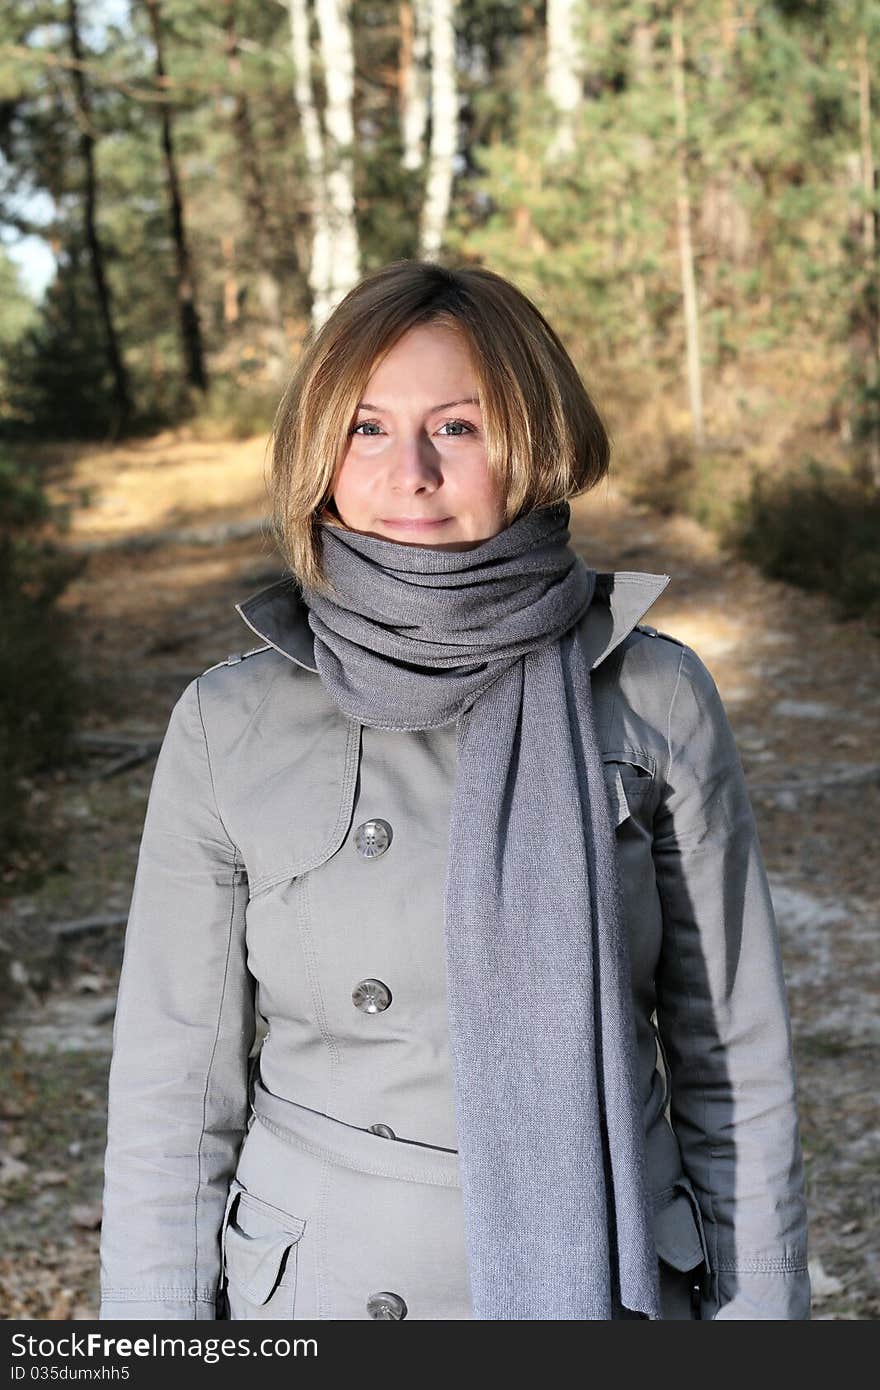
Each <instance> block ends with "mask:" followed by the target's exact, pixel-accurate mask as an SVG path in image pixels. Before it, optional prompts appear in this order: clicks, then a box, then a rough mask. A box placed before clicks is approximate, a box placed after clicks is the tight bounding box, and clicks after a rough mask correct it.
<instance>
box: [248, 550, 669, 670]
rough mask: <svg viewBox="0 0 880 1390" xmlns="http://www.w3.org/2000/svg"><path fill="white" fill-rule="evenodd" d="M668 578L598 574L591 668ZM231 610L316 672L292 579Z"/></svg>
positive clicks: (588, 650)
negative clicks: (234, 610)
mask: <svg viewBox="0 0 880 1390" xmlns="http://www.w3.org/2000/svg"><path fill="white" fill-rule="evenodd" d="M669 579H670V576H669V575H668V574H646V573H643V572H642V571H639V570H613V571H611V572H610V573H597V575H596V593H595V596H594V599H593V602H592V603H591V604H590V606H589V608H588V609H587V611H586V613H585V614H584V616H583V618H582V619H581V627H580V631H581V640H582V642H583V647H584V654H585V655H586V657H587V661H588V663H589V667H590V669H591V670H594V669H595V668H596V667H597V666H598V665H599V664H600V663H601V662H603V661H604V660H605V658H606V657H607V656H609V655H610V653H611V652H613V651H614V649H615V647H617V646H619V645H620V643H621V642H622V641H623V639H624V638H625V637H626V636H627V635H628V634H629V633H630V632H632V630H633V628H634V627H635V626H636V624H637V623H638V622H639V620H640V619H641V618H642V617H644V615H645V613H647V611H648V609H649V608H650V607H651V605H652V604H653V603H654V602H655V601H656V599H658V598H659V596H660V594H661V593H662V592H663V590H664V589H665V588H666V585H667V584H668V583H669ZM235 608H236V612H237V613H239V614H240V616H241V617H242V618H243V619H244V621H245V622H246V623H247V625H248V627H249V628H250V629H251V631H252V632H254V633H256V635H257V637H259V638H260V640H261V641H263V642H268V644H269V646H271V647H274V648H275V650H276V651H278V652H280V653H281V655H282V656H286V657H288V659H289V660H290V661H295V662H296V664H297V665H298V666H303V667H304V668H305V669H306V670H307V671H314V672H317V670H318V668H317V666H316V665H315V646H314V634H313V633H312V629H311V628H310V627H309V621H308V609H307V608H306V605H305V603H304V601H303V598H302V595H301V593H300V590H299V587H298V585H297V583H296V580H295V579H294V578H293V576H292V575H284V576H283V577H282V578H281V579H278V580H276V582H275V583H274V584H270V585H269V586H268V588H265V589H260V590H259V592H258V593H256V594H253V595H251V597H250V598H247V599H245V600H244V601H243V602H242V603H237V604H236V605H235Z"/></svg>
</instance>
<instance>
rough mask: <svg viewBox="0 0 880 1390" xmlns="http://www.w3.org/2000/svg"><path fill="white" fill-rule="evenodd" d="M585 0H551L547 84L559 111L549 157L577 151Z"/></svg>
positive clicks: (555, 157) (581, 87) (547, 156)
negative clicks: (582, 23)
mask: <svg viewBox="0 0 880 1390" xmlns="http://www.w3.org/2000/svg"><path fill="white" fill-rule="evenodd" d="M582 9H583V6H582V3H581V0H547V67H546V73H545V79H544V86H545V91H546V94H547V96H548V97H549V98H550V101H551V102H552V103H553V106H554V107H555V109H556V112H557V125H556V130H555V131H554V133H553V138H552V139H551V141H550V144H549V146H548V147H547V155H546V158H547V160H548V161H549V160H553V159H559V158H565V157H566V156H567V155H570V154H573V153H574V148H575V128H576V124H577V115H578V111H579V109H580V105H581V101H582V100H583V74H584V56H583V52H582V44H581V39H580V35H579V32H578V30H579V20H580V14H581V11H582Z"/></svg>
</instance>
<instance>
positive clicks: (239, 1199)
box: [100, 571, 810, 1319]
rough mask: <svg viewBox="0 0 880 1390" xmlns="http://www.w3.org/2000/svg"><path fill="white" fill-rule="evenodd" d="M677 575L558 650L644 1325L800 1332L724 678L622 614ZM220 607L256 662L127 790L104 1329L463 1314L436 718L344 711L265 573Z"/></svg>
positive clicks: (200, 705) (630, 575)
mask: <svg viewBox="0 0 880 1390" xmlns="http://www.w3.org/2000/svg"><path fill="white" fill-rule="evenodd" d="M668 582H669V579H668V576H666V575H653V574H643V573H634V572H627V571H623V572H616V573H613V574H602V575H600V576H599V580H598V584H597V591H596V599H595V601H594V602H593V604H591V606H590V608H589V610H588V611H587V613H586V615H585V616H584V618H583V619H582V620H581V623H580V626H579V634H580V637H581V640H582V641H583V643H584V647H585V651H586V653H587V656H588V665H589V667H590V669H591V673H592V681H593V697H594V708H595V713H596V726H597V734H598V738H599V741H600V747H601V750H602V757H603V760H604V764H605V772H606V785H607V791H608V796H609V801H610V805H611V810H612V819H613V822H614V825H615V827H616V843H617V848H618V853H619V863H620V878H621V891H622V899H623V902H622V906H623V912H624V918H625V921H626V924H627V927H628V934H629V941H630V955H631V964H632V975H633V995H634V1001H635V1010H636V1023H637V1031H638V1044H639V1058H640V1072H641V1078H642V1092H643V1097H644V1118H645V1133H646V1141H647V1156H648V1173H649V1182H650V1188H651V1192H652V1197H653V1205H654V1216H655V1235H656V1244H657V1252H658V1258H659V1260H660V1270H661V1276H662V1278H661V1282H662V1287H663V1292H664V1315H665V1316H668V1317H689V1316H694V1317H702V1318H736V1319H752V1318H761V1319H766V1318H782V1319H804V1318H808V1317H809V1316H810V1287H809V1279H808V1275H807V1232H806V1215H805V1202H804V1184H803V1170H802V1161H801V1151H800V1142H799V1136H798V1123H797V1115H796V1108H795V1082H794V1073H793V1066H792V1056H791V1035H790V1026H789V1019H788V1012H787V1004H786V996H785V986H784V982H783V974H782V966H781V962H780V954H779V946H778V939H777V931H776V923H775V920H774V913H773V906H772V903H771V898H770V892H769V888H768V883H767V877H766V873H765V868H764V864H763V860H762V855H761V849H760V846H759V841H758V836H757V831H756V827H755V820H754V816H753V812H752V807H751V804H750V801H749V796H748V791H747V788H746V782H745V778H744V774H743V769H742V765H741V763H740V760H739V756H738V753H737V749H736V745H735V742H734V737H733V734H732V731H731V728H730V725H729V722H728V719H727V716H726V713H725V711H724V708H723V706H722V702H721V699H720V696H719V694H718V690H717V687H716V685H715V682H714V680H713V678H712V676H711V675H710V673H709V671H708V669H707V668H706V666H705V665H704V664H703V662H702V661H701V659H700V657H699V656H698V655H697V654H696V652H695V651H694V650H693V649H692V648H691V647H689V646H687V645H685V644H684V643H682V642H680V641H677V640H676V639H675V638H673V637H669V636H668V635H667V634H665V633H660V632H657V630H656V629H655V628H652V627H650V626H648V625H646V624H643V623H641V622H640V621H639V620H640V619H641V618H642V617H643V615H644V614H645V613H646V612H647V610H648V608H649V607H650V606H651V604H652V603H653V602H654V600H655V599H656V597H657V596H658V595H659V594H660V592H661V591H662V590H663V589H664V588H665V586H666V584H667V583H668ZM236 607H237V608H238V611H239V612H240V614H241V616H242V617H243V618H244V620H245V622H246V623H247V624H248V625H249V627H251V628H252V629H253V631H254V632H255V633H256V634H257V636H258V637H259V638H260V645H259V646H257V647H255V648H254V649H253V650H251V651H248V652H245V653H243V654H242V655H234V656H230V657H229V658H227V660H226V661H224V662H219V663H218V664H217V665H216V666H213V667H211V668H210V669H209V670H207V671H206V672H204V673H203V674H202V675H201V676H199V677H198V678H197V679H195V680H193V681H192V682H191V683H190V685H188V686H187V688H186V689H185V691H184V692H183V694H182V695H181V697H180V699H179V700H178V701H177V703H176V705H175V706H174V709H173V711H172V713H171V717H170V722H169V725H168V729H167V733H166V735H165V739H164V742H163V745H162V749H161V752H160V755H159V759H158V762H157V765H156V769H155V774H154V778H153V784H152V788H151V792H150V799H149V803H148V808H147V815H146V821H145V824H144V831H143V837H142V842H141V848H140V855H139V859H138V866H137V874H136V878H135V884H134V890H133V895H132V901H131V909H130V914H129V920H128V926H127V930H126V936H125V949H124V959H123V967H122V974H121V978H120V986H119V996H118V1005H117V1012H116V1021H115V1024H114V1045H113V1057H112V1064H111V1071H110V1083H109V1123H108V1138H107V1149H106V1156H105V1186H104V1216H103V1226H102V1232H101V1292H102V1302H101V1313H100V1316H101V1317H102V1318H118V1319H124V1318H144V1319H148V1318H159V1319H165V1318H175V1319H211V1318H216V1317H218V1316H219V1317H221V1318H226V1317H229V1318H279V1319H292V1318H293V1319H309V1318H322V1319H325V1318H326V1319H361V1318H380V1319H386V1318H387V1319H399V1318H401V1317H411V1318H428V1319H444V1318H448V1319H464V1318H468V1317H470V1316H471V1312H470V1305H469V1298H468V1286H467V1273H466V1264H465V1255H464V1234H463V1218H462V1200H461V1189H460V1185H459V1180H458V1170H457V1154H456V1148H457V1134H456V1122H455V1111H454V1100H453V1089H452V1068H451V1058H450V1054H449V1046H448V1036H447V1023H446V993H445V988H446V977H445V957H444V931H443V884H444V875H445V863H446V843H447V835H448V817H449V814H450V804H451V798H452V791H453V786H454V781H455V773H456V729H455V725H454V724H452V725H447V726H445V727H442V728H439V729H431V730H425V731H422V732H416V733H412V732H407V733H401V732H398V731H385V730H378V729H372V728H369V727H363V726H361V725H360V724H359V723H357V722H354V721H352V720H350V719H348V718H347V717H346V716H345V715H343V714H342V713H341V712H340V711H339V709H338V708H337V706H336V705H335V704H334V703H333V702H332V701H331V699H330V698H329V697H328V695H327V694H326V692H325V690H324V687H323V685H322V683H321V680H320V678H319V676H318V675H317V672H316V668H315V663H314V648H313V641H312V633H311V629H310V628H309V626H308V622H307V614H306V612H305V609H304V608H303V606H302V602H301V600H300V599H299V597H298V591H297V590H296V589H295V588H293V587H292V586H291V585H290V583H289V582H288V581H286V580H282V581H279V582H278V583H276V584H273V585H271V586H269V587H268V588H267V589H264V590H262V591H261V592H260V593H258V594H256V595H254V596H253V597H252V598H250V599H248V600H247V601H246V602H244V603H242V604H239V605H236ZM547 853H548V854H552V853H553V846H552V844H548V846H547ZM540 1026H541V1019H540V1018H536V1019H535V1027H536V1028H539V1027H540ZM487 1084H490V1081H489V1079H488V1078H487ZM512 1122H521V1121H520V1117H512Z"/></svg>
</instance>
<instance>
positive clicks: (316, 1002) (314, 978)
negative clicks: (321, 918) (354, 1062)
mask: <svg viewBox="0 0 880 1390" xmlns="http://www.w3.org/2000/svg"><path fill="white" fill-rule="evenodd" d="M296 908H297V925H298V926H299V940H300V948H301V950H302V953H303V961H304V963H305V967H306V975H307V976H308V980H309V988H310V990H311V995H312V1004H313V1006H314V1009H315V1018H316V1021H317V1024H318V1030H319V1032H320V1034H321V1037H322V1038H323V1040H324V1043H325V1045H326V1047H327V1051H328V1052H329V1054H330V1080H329V1082H328V1087H327V1096H326V1101H325V1105H324V1111H325V1114H328V1115H330V1114H332V1113H333V1106H332V1103H331V1102H332V1098H333V1093H334V1088H335V1086H336V1084H337V1082H338V1079H339V1066H340V1060H341V1057H340V1049H339V1041H338V1039H337V1038H335V1037H334V1036H333V1032H332V1029H331V1028H330V1025H329V1023H328V1021H327V1009H326V1006H325V1004H324V995H323V994H322V992H321V974H320V970H319V969H318V959H317V955H316V953H315V943H314V941H313V939H312V933H311V930H310V926H311V921H312V905H311V879H310V878H309V875H308V874H305V875H304V876H303V877H302V878H301V879H300V881H299V894H298V897H297V904H296Z"/></svg>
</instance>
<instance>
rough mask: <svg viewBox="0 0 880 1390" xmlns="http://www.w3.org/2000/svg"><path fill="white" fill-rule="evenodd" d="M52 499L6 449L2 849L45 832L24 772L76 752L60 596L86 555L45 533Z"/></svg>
mask: <svg viewBox="0 0 880 1390" xmlns="http://www.w3.org/2000/svg"><path fill="white" fill-rule="evenodd" d="M48 510H49V509H48V504H47V501H46V497H45V494H44V492H43V489H42V485H41V480H40V478H39V475H38V474H37V473H36V472H35V471H34V470H33V469H28V468H26V467H25V466H24V465H22V464H21V463H19V462H17V461H15V460H14V459H13V458H12V457H11V456H10V455H9V454H8V453H0V518H2V521H0V609H2V612H3V622H2V624H0V854H2V856H3V858H4V859H5V858H6V857H7V856H8V854H9V852H10V851H11V850H13V849H19V848H21V847H22V846H25V845H26V844H27V843H28V842H29V840H30V838H31V837H32V836H33V835H34V834H36V833H38V827H37V826H36V825H35V824H34V823H33V822H32V821H31V820H30V818H29V817H28V815H27V814H26V808H27V796H26V787H25V785H24V782H23V779H26V778H28V777H30V776H32V775H33V774H34V773H37V772H40V771H43V770H45V769H46V768H48V767H50V766H51V765H52V764H53V763H55V762H57V761H60V760H62V759H63V758H64V757H65V756H66V755H67V754H68V753H69V751H70V736H71V733H72V730H73V720H74V716H75V714H76V712H77V710H78V707H79V700H80V697H81V691H80V687H79V685H78V682H77V680H76V678H75V676H74V675H73V673H72V670H71V659H70V653H69V646H70V631H69V624H68V619H67V618H66V615H65V614H63V613H62V611H61V610H60V609H59V607H58V604H57V600H58V598H59V596H60V594H61V593H62V592H63V590H64V589H65V588H66V586H67V585H68V584H69V583H70V581H71V579H73V578H74V576H75V575H76V574H77V573H78V572H79V570H80V568H81V566H82V564H83V563H84V562H83V561H82V560H81V559H71V558H70V557H68V556H65V555H62V554H60V553H59V552H58V551H57V550H56V549H55V548H54V547H53V546H52V545H51V544H49V543H48V542H46V541H45V540H41V539H40V536H39V531H40V523H41V522H42V521H44V520H45V519H46V517H47V515H48Z"/></svg>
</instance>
